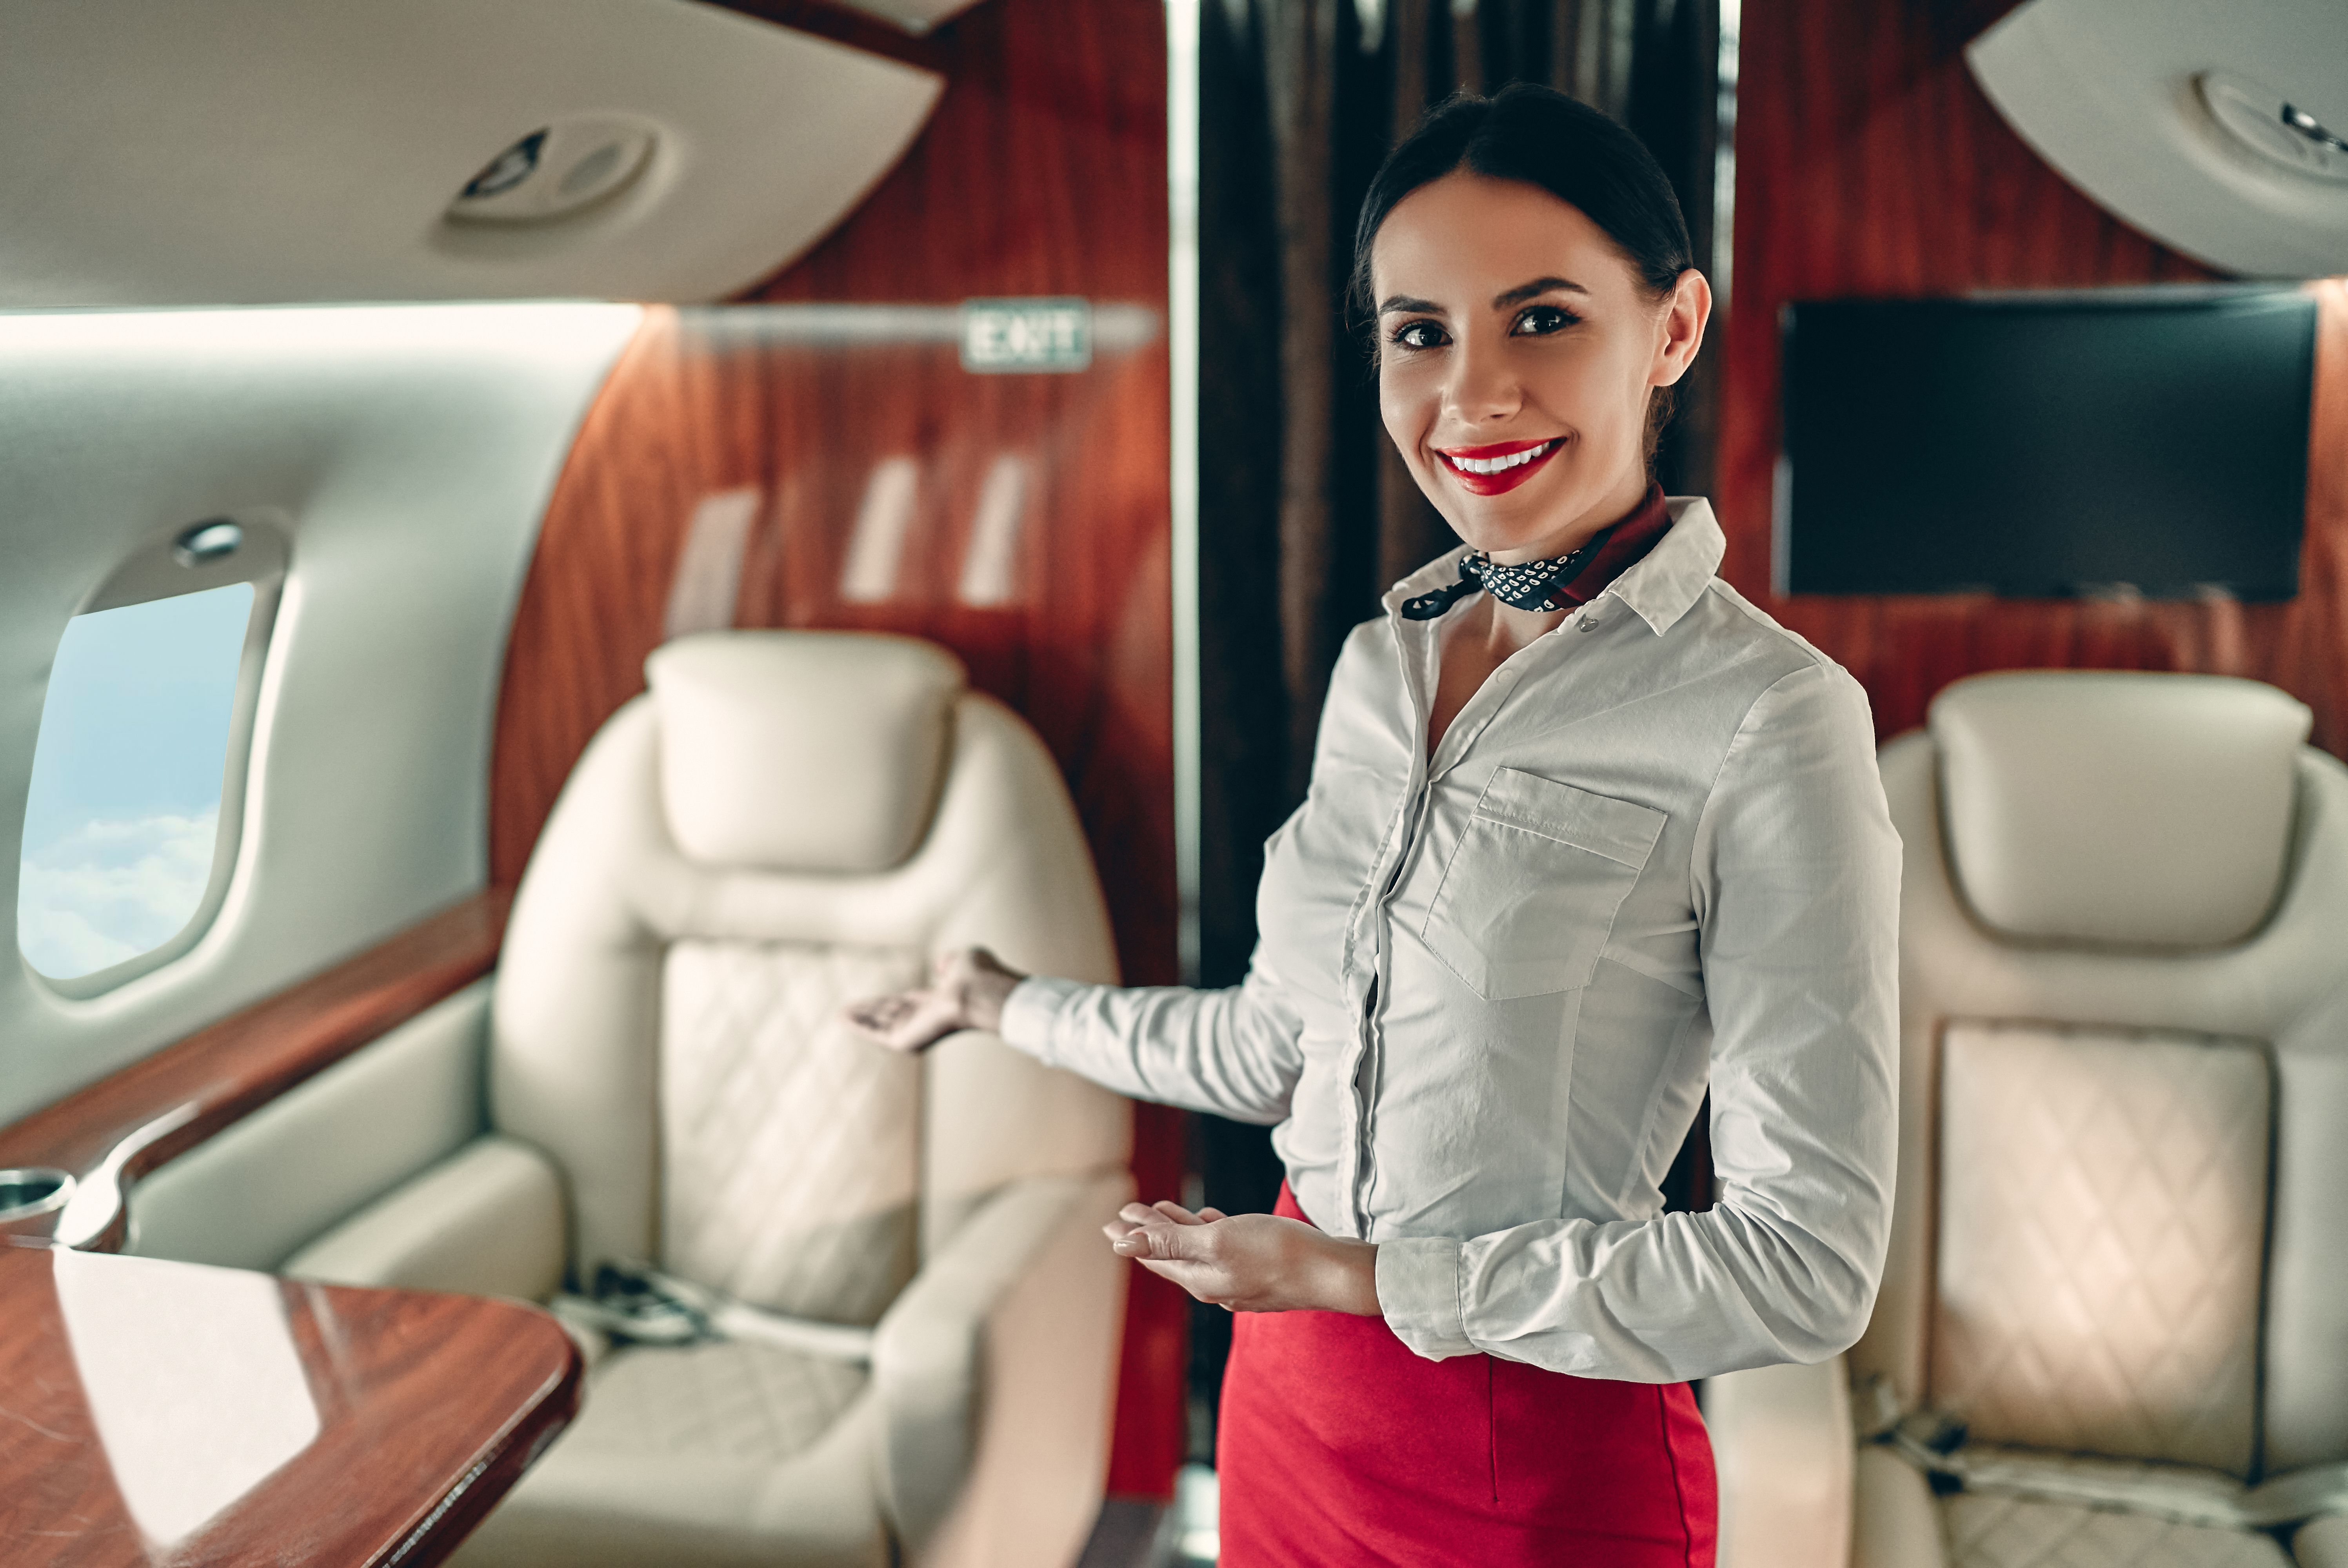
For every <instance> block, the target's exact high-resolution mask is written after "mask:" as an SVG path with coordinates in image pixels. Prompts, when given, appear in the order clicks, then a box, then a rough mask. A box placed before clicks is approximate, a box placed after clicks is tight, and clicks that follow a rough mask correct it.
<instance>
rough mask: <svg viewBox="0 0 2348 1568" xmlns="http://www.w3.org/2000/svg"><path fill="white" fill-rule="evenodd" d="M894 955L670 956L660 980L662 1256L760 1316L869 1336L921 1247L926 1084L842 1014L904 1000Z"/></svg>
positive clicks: (745, 946)
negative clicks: (860, 1005) (870, 1001)
mask: <svg viewBox="0 0 2348 1568" xmlns="http://www.w3.org/2000/svg"><path fill="white" fill-rule="evenodd" d="M922 968H923V965H922V959H921V958H920V957H919V956H918V955H917V954H914V953H911V952H907V951H902V950H899V949H893V948H851V947H831V946H818V945H814V944H809V943H799V942H718V941H695V940H686V941H678V942H675V943H672V944H671V945H670V947H669V949H668V961H667V965H666V968H665V970H664V974H663V977H662V1008H661V1052H660V1096H661V1148H662V1158H661V1255H662V1261H663V1263H664V1265H665V1266H667V1267H668V1268H669V1269H670V1270H671V1271H672V1272H674V1273H676V1274H680V1275H683V1276H685V1277H686V1278H688V1279H695V1280H699V1281H700V1282H701V1283H703V1284H704V1285H708V1286H716V1288H717V1289H719V1290H723V1291H725V1292H726V1293H727V1294H729V1295H732V1296H737V1297H739V1298H741V1299H742V1300H745V1301H748V1302H752V1303H754V1304H756V1305H757V1306H760V1307H770V1308H772V1309H773V1310H775V1311H778V1312H786V1313H789V1314H791V1315H793V1316H795V1317H816V1318H822V1319H826V1320H829V1321H831V1322H836V1323H860V1324H870V1323H873V1322H877V1321H878V1320H879V1318H880V1314H881V1312H882V1311H883V1310H884V1309H885V1308H886V1307H888V1305H889V1303H890V1302H891V1300H893V1299H895V1297H896V1295H897V1292H898V1291H899V1290H901V1289H902V1288H903V1287H904V1285H905V1282H906V1281H907V1280H909V1279H911V1277H912V1275H913V1269H914V1266H915V1264H916V1261H917V1259H916V1252H917V1249H918V1245H919V1241H920V1235H919V1232H920V1225H919V1216H918V1214H917V1211H916V1206H915V1188H916V1184H917V1183H918V1181H919V1171H918V1162H919V1147H918V1146H919V1140H920V1135H921V1114H920V1107H921V1085H922V1068H921V1063H920V1061H918V1059H916V1058H913V1057H910V1056H903V1055H900V1054H898V1053H897V1052H894V1051H889V1050H880V1049H879V1048H878V1047H876V1046H874V1045H872V1044H870V1042H868V1041H866V1040H860V1039H859V1038H857V1037H856V1035H855V1034H854V1033H853V1032H852V1031H851V1030H850V1029H849V1027H848V1025H847V1023H846V1021H845V1020H843V1019H842V1018H841V1016H840V1009H841V1007H842V1006H843V1005H845V1004H846V1003H848V1002H850V1001H853V1000H855V999H858V998H860V997H870V996H879V995H881V994H883V993H884V992H888V991H893V990H898V989H902V988H904V987H905V986H908V985H911V984H913V983H916V982H917V981H918V980H919V979H921V977H922Z"/></svg>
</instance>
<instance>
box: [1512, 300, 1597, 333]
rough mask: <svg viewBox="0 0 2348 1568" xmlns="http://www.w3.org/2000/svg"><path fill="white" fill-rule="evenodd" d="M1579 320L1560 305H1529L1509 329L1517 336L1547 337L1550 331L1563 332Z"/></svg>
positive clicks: (1578, 317)
mask: <svg viewBox="0 0 2348 1568" xmlns="http://www.w3.org/2000/svg"><path fill="white" fill-rule="evenodd" d="M1580 320H1581V317H1580V316H1577V315H1575V314H1574V313H1572V312H1571V311H1569V310H1567V309H1565V308H1564V307H1562V306H1560V305H1529V306H1528V307H1526V309H1525V310H1524V312H1523V313H1521V314H1519V316H1518V317H1517V322H1516V325H1515V326H1514V327H1512V328H1510V329H1509V330H1510V331H1511V332H1512V333H1515V334H1516V335H1517V336H1519V337H1547V336H1548V335H1549V334H1550V333H1559V332H1563V331H1564V330H1565V329H1566V328H1568V327H1570V326H1571V325H1573V324H1574V323H1577V322H1579V321H1580Z"/></svg>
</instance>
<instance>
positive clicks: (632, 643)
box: [489, 0, 1187, 1495]
mask: <svg viewBox="0 0 2348 1568" xmlns="http://www.w3.org/2000/svg"><path fill="white" fill-rule="evenodd" d="M932 42H933V46H934V50H935V56H936V58H937V60H938V63H939V64H940V65H941V67H942V68H943V69H944V70H945V71H946V73H947V76H948V87H947V89H946V92H945V95H944V97H943V98H942V100H941V102H940V104H939V107H938V109H937V112H936V114H935V117H934V118H932V121H931V124H930V126H929V128H928V129H927V131H926V132H925V133H924V134H923V136H922V138H921V139H920V140H918V141H917V142H916V143H915V144H914V146H913V148H912V149H911V151H910V152H909V153H908V155H907V156H906V158H905V159H904V161H903V162H902V163H901V164H900V165H899V166H898V167H897V169H895V170H894V171H893V172H892V173H891V175H890V176H889V177H888V178H887V179H885V180H883V181H882V182H881V184H880V186H878V187H877V188H876V189H875V190H874V191H873V192H872V194H871V195H870V197H869V198H868V199H867V200H866V201H865V202H864V203H863V205H862V206H861V207H860V208H859V209H858V210H857V211H856V212H855V213H854V214H853V215H852V216H851V217H850V219H849V220H847V222H846V223H844V224H843V225H842V226H841V227H840V228H839V230H837V231H834V232H833V233H832V234H831V236H830V237H829V238H828V239H827V240H826V241H823V242H822V243H821V244H819V246H818V247H817V248H816V249H815V250H813V251H810V252H809V253H808V255H806V256H805V257H803V258H801V259H800V260H798V261H796V262H794V263H793V264H791V265H789V266H788V267H787V268H785V269H784V270H783V271H781V272H778V273H777V274H776V275H775V276H773V277H772V278H770V279H768V280H767V282H764V283H762V284H760V285H759V286H757V288H755V289H754V290H752V291H750V292H748V293H747V295H745V296H744V297H743V299H741V300H740V301H737V302H733V303H730V304H726V305H716V306H707V307H699V308H686V309H674V310H673V309H660V310H655V311H654V312H652V313H649V315H648V316H647V319H646V322H645V324H644V328H643V330H642V331H641V332H640V333H638V335H637V337H636V338H635V340H634V342H633V343H632V344H631V345H630V346H629V348H628V350H627V351H626V353H625V354H624V355H623V358H622V360H621V363H620V364H619V365H618V367H617V368H616V370H615V371H614V373H613V376H612V378H611V380H610V382H609V383H608V384H606V387H605V389H604V391H603V394H602V397H601V398H600V400H599V401H598V402H597V404H596V405H595V407H594V408H593V409H592V411H591V413H590V415H589V417H588V420H587V422H586V425H585V426H584V428H583V429H582V434H581V436H580V439H579V442H578V444H577V446H575V447H574V449H573V450H572V456H571V458H570V461H569V464H568V466H566V468H565V470H564V472H563V474H562V477H561V480H560V482H559V483H558V485H557V487H556V490H555V494H554V496H553V498H552V500H551V503H550V506H549V507H548V511H547V516H546V519H545V523H544V526H543V528H542V530H541V538H540V542H539V547H538V551H537V555H536V557H535V559H534V560H533V562H532V564H531V567H530V576H529V579H528V582H527V584H526V586H525V589H524V591H523V595H522V600H521V603H520V608H519V610H518V612H517V615H516V619H515V622H514V630H513V636H512V641H511V645H510V650H509V654H508V661H507V665H506V672H505V684H504V690H503V694H502V698H501V701H500V704H499V716H498V733H497V741H496V749H495V763H494V775H493V779H492V785H491V808H490V810H491V829H490V850H489V853H490V865H491V876H492V879H493V880H494V881H495V882H497V883H500V884H508V885H510V884H511V883H512V882H514V881H516V880H518V879H519V877H520V874H521V870H522V867H523V866H524V865H525V863H526V862H527V860H528V858H529V854H530V847H531V845H532V844H533V843H534V842H535V841H536V838H537V835H538V832H539V829H540V827H541V825H543V823H544V821H545V818H546V814H547V812H548V811H549V809H550V808H551V805H552V804H553V800H554V796H555V794H556V793H557V792H558V791H559V790H560V789H561V784H562V781H563V779H564V778H565V777H566V776H567V775H568V774H569V772H570V769H571V766H572V763H573V762H575V761H576V759H577V757H578V755H579V753H580V752H581V750H582V748H583V747H584V745H585V744H586V743H587V740H588V739H589V737H590V736H591V735H592V733H594V731H595V729H596V727H597V726H598V725H600V724H601V723H602V721H603V720H604V719H605V718H607V717H608V716H610V714H611V713H612V712H613V711H614V710H615V709H616V708H618V707H619V705H620V704H621V703H622V702H625V701H626V700H627V699H628V698H630V697H631V696H633V695H634V694H635V693H636V692H640V691H642V690H643V689H644V671H643V666H644V656H645V655H646V654H647V653H649V652H650V651H652V649H653V648H654V646H656V645H657V644H658V643H659V642H661V641H664V638H666V637H667V636H670V635H673V634H675V633H677V632H680V631H684V630H700V629H705V628H714V627H719V626H725V625H729V624H730V625H736V626H744V627H825V628H856V629H864V630H885V631H895V632H903V633H908V634H911V635H917V636H922V637H926V638H929V639H932V640H933V641H938V642H940V643H942V644H944V645H945V646H946V647H948V648H951V649H953V651H955V652H956V653H957V654H959V655H960V656H961V658H962V659H963V661H964V663H965V664H966V665H967V666H968V668H969V671H970V675H971V679H972V682H973V684H974V685H976V686H977V687H978V688H980V689H982V690H983V691H986V692H991V693H993V694H994V696H996V697H998V698H1001V699H1002V700H1003V701H1004V702H1007V703H1009V704H1010V705H1011V706H1012V707H1013V708H1014V709H1016V710H1017V711H1018V712H1020V713H1021V714H1022V715H1024V716H1025V718H1026V719H1027V721H1028V722H1029V723H1031V724H1033V725H1034V726H1035V729H1036V730H1037V731H1038V732H1039V733H1041V734H1042V736H1043V738H1044V740H1045V743H1046V744H1047V745H1048V746H1049V747H1050V748H1051V750H1052V753H1053V754H1054V756H1055V757H1056V758H1057V759H1058V761H1059V763H1060V764H1061V767H1062V769H1063V771H1064V773H1065V774H1066V778H1067V780H1068V784H1069V787H1070V790H1071V792H1072V794H1074V795H1075V797H1076V805H1077V809H1078V812H1079V814H1080V815H1081V816H1082V818H1083V821H1084V824H1085V827H1086V833H1087V834H1088V835H1089V836H1090V839H1091V843H1092V847H1093V853H1094V856H1095V858H1096V860H1097V864H1098V866H1099V868H1100V872H1101V876H1102V881H1103V883H1104V885H1105V888H1106V891H1107V896H1108V901H1109V906H1110V913H1111V917H1112V919H1113V921H1114V924H1115V927H1116V932H1117V943H1118V953H1119V958H1120V961H1121V963H1122V966H1123V972H1124V976H1125V979H1127V981H1128V983H1136V984H1149V983H1167V982H1170V981H1172V980H1174V979H1176V978H1177V975H1176V968H1177V957H1176V932H1175V918H1176V908H1177V900H1176V893H1175V878H1174V846H1173V798H1172V708H1171V675H1172V666H1171V658H1172V655H1171V603H1170V597H1169V594H1170V578H1169V570H1170V559H1171V558H1170V547H1169V490H1168V486H1169V466H1168V465H1169V423H1168V422H1169V403H1168V382H1167V355H1166V348H1165V341H1164V336H1163V333H1162V330H1161V329H1159V328H1158V327H1156V326H1155V325H1153V327H1152V329H1151V331H1150V332H1149V333H1147V334H1145V335H1146V336H1147V338H1148V341H1146V342H1143V343H1138V344H1129V345H1127V346H1122V347H1120V346H1119V345H1117V343H1112V342H1109V341H1107V334H1105V333H1104V334H1100V341H1099V342H1098V343H1097V350H1096V353H1095V354H1094V358H1093V362H1092V364H1091V366H1090V367H1089V368H1087V369H1086V370H1083V371H1080V372H1076V373H1073V374H1008V375H1002V374H993V375H982V374H971V373H969V372H966V371H964V370H963V368H962V366H961V364H960V360H959V356H958V353H957V346H956V344H955V343H953V342H952V341H945V342H920V341H906V340H905V339H904V338H903V337H902V336H901V335H900V336H899V338H898V339H897V341H891V342H866V343H854V344H850V343H842V342H840V341H838V340H837V338H836V337H835V338H834V339H832V340H831V341H817V340H811V339H810V338H809V337H808V334H807V332H806V330H805V324H806V317H805V315H804V314H803V313H792V312H790V311H781V310H774V309H770V308H767V307H772V306H777V305H804V304H810V303H819V304H836V303H898V304H903V303H919V304H929V305H941V304H942V305H948V306H951V305H953V303H955V302H958V301H961V300H963V299H965V298H971V297H983V296H1044V295H1056V296H1075V295H1081V296H1085V297H1087V298H1089V299H1091V300H1092V301H1094V302H1095V303H1096V305H1097V306H1101V305H1119V306H1139V307H1142V309H1143V310H1144V311H1146V312H1147V313H1148V317H1149V320H1150V321H1151V322H1152V323H1162V322H1163V320H1164V313H1165V310H1166V276H1167V273H1166V264H1167V240H1168V234H1167V200H1166V192H1167V187H1166V98H1165V84H1166V64H1165V54H1164V47H1165V20H1164V16H1163V13H1162V9H1161V7H1160V6H1159V5H1156V4H1153V3H1152V0H990V3H989V4H985V5H981V6H979V7H978V8H977V9H975V10H973V11H972V12H970V13H968V14H966V15H963V16H962V17H960V18H958V19H956V20H955V21H954V22H953V23H952V24H951V25H950V26H948V27H946V28H944V29H942V30H941V31H940V33H939V34H937V35H933V39H932ZM867 319H868V321H869V320H870V318H867ZM1097 319H1098V318H1097ZM1136 1134H1137V1136H1136V1155H1135V1164H1136V1171H1137V1175H1138V1179H1139V1182H1140V1184H1141V1186H1142V1188H1143V1190H1144V1192H1145V1193H1146V1194H1149V1195H1152V1196H1161V1195H1170V1194H1173V1193H1175V1192H1176V1191H1177V1190H1178V1189H1179V1181H1180V1175H1181V1161H1182V1142H1181V1140H1182V1130H1181V1122H1180V1119H1179V1116H1178V1115H1177V1114H1176V1113H1175V1112H1169V1111H1166V1110H1164V1109H1162V1108H1157V1107H1142V1108H1140V1111H1139V1114H1138V1123H1137V1128H1136ZM1186 1305H1187V1297H1185V1296H1182V1295H1181V1293H1180V1292H1179V1290H1177V1289H1176V1288H1175V1287H1174V1286H1171V1285H1169V1284H1168V1283H1166V1282H1165V1281H1162V1280H1159V1279H1157V1278H1155V1277H1154V1276H1148V1275H1147V1274H1143V1273H1140V1272H1139V1271H1136V1275H1135V1278H1134V1280H1133V1283H1132V1290H1131V1296H1130V1299H1129V1306H1128V1322H1127V1332H1126V1340H1125V1347H1124V1351H1123V1357H1124V1363H1123V1367H1122V1368H1121V1377H1120V1385H1119V1386H1120V1396H1119V1408H1118V1414H1117V1432H1116V1441H1115V1445H1114V1451H1113V1455H1112V1460H1111V1469H1110V1476H1109V1486H1110V1490H1111V1491H1119V1492H1128V1493H1143V1494H1152V1495H1165V1494H1168V1493H1169V1491H1170V1488H1171V1482H1172V1475H1173V1471H1174V1468H1175V1466H1176V1464H1177V1463H1178V1462H1179V1459H1180V1455H1181V1443H1182V1430H1181V1399H1182V1393H1181V1376H1182V1359H1183V1355H1184V1327H1183V1325H1184V1308H1185V1306H1186Z"/></svg>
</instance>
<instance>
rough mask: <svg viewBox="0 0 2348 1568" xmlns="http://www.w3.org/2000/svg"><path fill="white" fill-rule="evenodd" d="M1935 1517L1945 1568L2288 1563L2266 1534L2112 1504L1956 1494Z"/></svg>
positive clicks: (2287, 1567) (2282, 1566)
mask: <svg viewBox="0 0 2348 1568" xmlns="http://www.w3.org/2000/svg"><path fill="white" fill-rule="evenodd" d="M1941 1523H1942V1525H1943V1526H1944V1527H1945V1529H1946V1530H1947V1532H1948V1542H1949V1568H2291V1558H2290V1557H2288V1556H2287V1555H2285V1554H2284V1553H2283V1550H2282V1548H2281V1547H2280V1546H2278V1545H2276V1544H2275V1543H2274V1542H2273V1540H2272V1539H2271V1537H2268V1536H2266V1535H2261V1534H2258V1533H2255V1532H2248V1531H2238V1530H2213V1529H2209V1528H2208V1527H2207V1526H2204V1525H2199V1524H2178V1523H2176V1522H2172V1521H2169V1520H2166V1519H2156V1518H2154V1517H2153V1516H2151V1515H2149V1514H2144V1513H2123V1512H2118V1511H2116V1510H2111V1509H2099V1508H2080V1507H2075V1506H2074V1505H2072V1504H2069V1503H2062V1502H2041V1501H2035V1500H2033V1499H2024V1498H2016V1497H1995V1496H1983V1495H1979V1494H1976V1493H1973V1492H1962V1493H1960V1494H1958V1495H1957V1496H1955V1497H1952V1498H1950V1499H1948V1500H1947V1501H1944V1502H1942V1503H1941Z"/></svg>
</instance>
